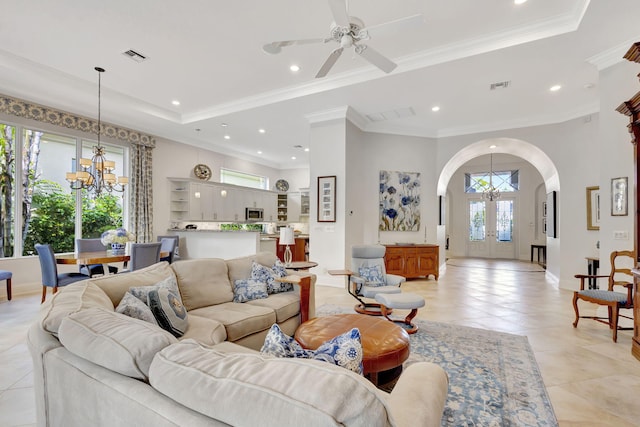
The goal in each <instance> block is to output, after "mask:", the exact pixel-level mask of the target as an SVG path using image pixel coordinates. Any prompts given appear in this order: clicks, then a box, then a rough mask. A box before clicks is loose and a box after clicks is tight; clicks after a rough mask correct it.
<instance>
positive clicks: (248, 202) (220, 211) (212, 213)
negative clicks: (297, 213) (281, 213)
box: [169, 178, 286, 222]
mask: <svg viewBox="0 0 640 427" xmlns="http://www.w3.org/2000/svg"><path fill="white" fill-rule="evenodd" d="M169 188H170V196H169V203H170V207H169V209H170V215H169V218H170V220H171V221H225V222H243V221H245V208H248V207H253V208H262V209H264V218H265V222H267V221H276V220H277V208H276V196H277V193H275V192H273V191H267V190H259V189H254V188H248V187H241V186H237V185H231V184H223V183H211V182H198V181H193V180H188V179H178V178H169ZM285 196H286V194H285Z"/></svg>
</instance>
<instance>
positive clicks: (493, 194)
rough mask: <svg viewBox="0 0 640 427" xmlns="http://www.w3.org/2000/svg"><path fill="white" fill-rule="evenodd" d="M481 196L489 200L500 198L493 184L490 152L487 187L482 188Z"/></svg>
mask: <svg viewBox="0 0 640 427" xmlns="http://www.w3.org/2000/svg"><path fill="white" fill-rule="evenodd" d="M482 198H483V199H485V200H488V201H490V202H493V201H494V200H498V199H499V198H500V191H499V190H498V189H497V188H496V187H494V186H493V154H491V166H490V169H489V188H485V189H484V191H483V192H482Z"/></svg>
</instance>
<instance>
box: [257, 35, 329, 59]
mask: <svg viewBox="0 0 640 427" xmlns="http://www.w3.org/2000/svg"><path fill="white" fill-rule="evenodd" d="M329 40H330V39H304V40H283V41H279V42H271V43H267V44H265V45H264V46H262V50H263V51H265V52H266V53H270V54H272V55H275V54H277V53H280V51H282V48H283V47H287V46H293V45H295V44H312V43H326V42H328V41H329Z"/></svg>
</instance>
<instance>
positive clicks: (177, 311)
mask: <svg viewBox="0 0 640 427" xmlns="http://www.w3.org/2000/svg"><path fill="white" fill-rule="evenodd" d="M149 308H151V312H152V313H153V315H154V317H155V318H156V321H157V322H158V325H160V327H161V328H162V329H164V330H165V331H168V332H171V334H173V336H175V337H176V338H178V337H181V336H182V335H184V332H185V331H186V330H187V327H188V326H189V320H188V319H187V310H186V309H185V308H184V305H182V302H181V301H180V297H179V296H177V295H176V294H175V293H173V292H171V291H170V290H169V289H166V288H161V289H154V290H152V291H150V292H149Z"/></svg>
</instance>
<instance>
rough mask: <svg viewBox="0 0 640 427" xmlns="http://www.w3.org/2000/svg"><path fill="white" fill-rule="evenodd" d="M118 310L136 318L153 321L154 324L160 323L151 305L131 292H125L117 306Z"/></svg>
mask: <svg viewBox="0 0 640 427" xmlns="http://www.w3.org/2000/svg"><path fill="white" fill-rule="evenodd" d="M116 312H118V313H121V314H124V315H125V316H129V317H133V318H134V319H140V320H144V321H146V322H149V323H153V324H154V325H157V324H158V322H157V321H156V318H155V317H154V316H153V313H152V312H151V309H150V308H149V306H148V305H147V304H145V303H143V302H142V301H140V300H139V299H138V298H137V297H135V296H133V294H132V293H131V292H127V293H126V294H124V296H123V297H122V299H121V300H120V303H119V304H118V307H116Z"/></svg>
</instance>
